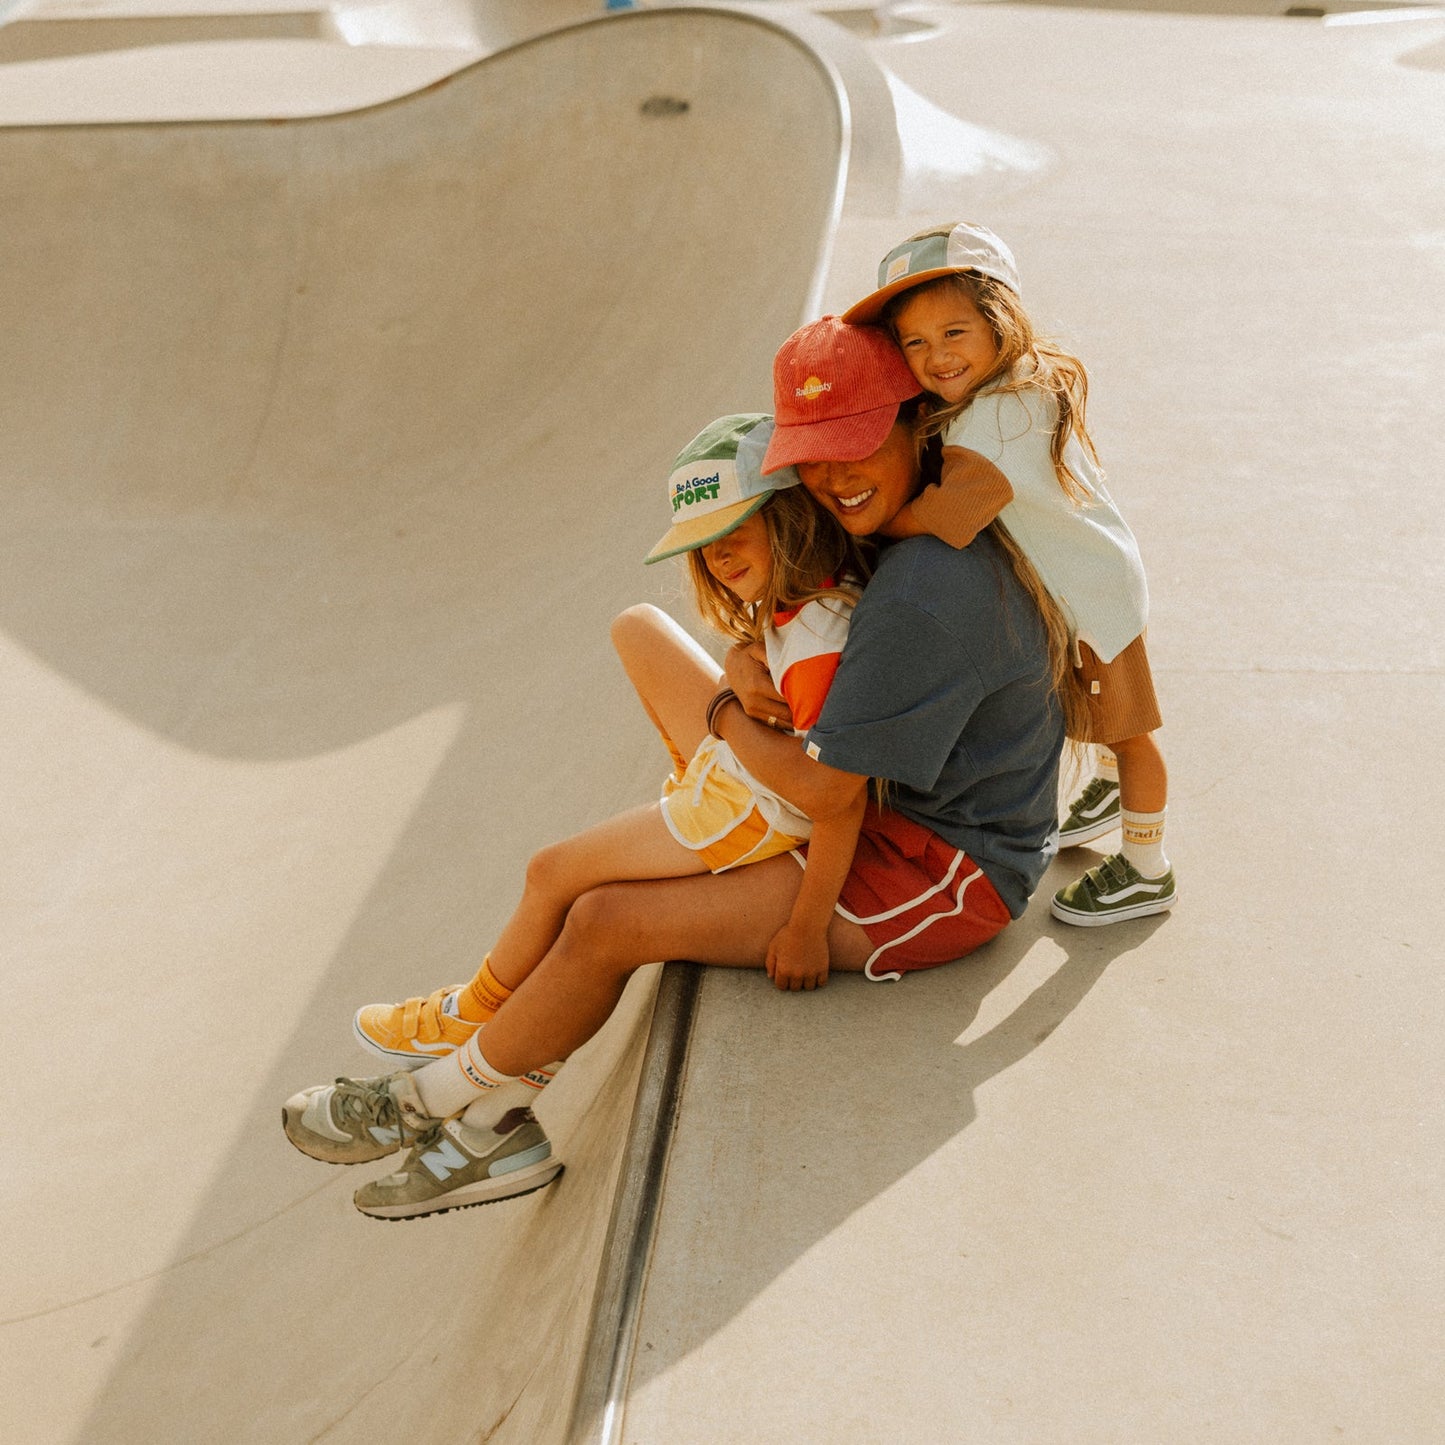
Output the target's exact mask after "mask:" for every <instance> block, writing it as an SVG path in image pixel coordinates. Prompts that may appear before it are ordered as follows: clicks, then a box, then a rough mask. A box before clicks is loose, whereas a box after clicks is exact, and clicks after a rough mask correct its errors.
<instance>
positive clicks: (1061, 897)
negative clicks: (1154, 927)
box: [1049, 853, 1179, 928]
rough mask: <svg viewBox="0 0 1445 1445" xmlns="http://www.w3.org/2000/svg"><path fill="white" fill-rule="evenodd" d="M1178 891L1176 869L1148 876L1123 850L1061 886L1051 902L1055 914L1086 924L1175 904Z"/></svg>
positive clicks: (1090, 925) (1142, 914) (1118, 919)
mask: <svg viewBox="0 0 1445 1445" xmlns="http://www.w3.org/2000/svg"><path fill="white" fill-rule="evenodd" d="M1178 896H1179V895H1178V892H1177V890H1176V889H1175V887H1174V870H1173V869H1172V868H1170V869H1169V870H1168V871H1167V872H1166V873H1165V874H1164V876H1163V877H1162V878H1146V877H1144V875H1143V874H1142V873H1140V872H1139V870H1138V869H1137V868H1136V867H1135V866H1134V865H1133V864H1132V863H1131V862H1129V860H1128V859H1127V858H1126V857H1125V856H1124V855H1123V854H1122V853H1111V854H1110V855H1109V857H1107V858H1105V859H1104V861H1103V862H1102V863H1100V864H1099V866H1098V867H1097V868H1090V869H1089V871H1088V872H1087V873H1085V874H1084V876H1083V877H1082V878H1080V879H1078V880H1077V881H1076V882H1073V883H1070V884H1068V885H1067V886H1066V887H1064V888H1060V889H1059V891H1058V892H1057V893H1055V894H1054V901H1053V903H1052V904H1050V905H1049V908H1050V911H1051V912H1052V913H1053V915H1054V917H1055V918H1058V919H1061V920H1062V921H1063V922H1065V923H1076V924H1079V925H1081V926H1082V927H1084V928H1098V927H1099V926H1101V925H1102V924H1105V923H1122V922H1123V921H1124V920H1125V919H1126V918H1144V917H1146V916H1147V915H1149V914H1151V913H1163V912H1164V911H1165V910H1166V909H1168V908H1173V907H1174V903H1175V900H1176V899H1177V898H1178Z"/></svg>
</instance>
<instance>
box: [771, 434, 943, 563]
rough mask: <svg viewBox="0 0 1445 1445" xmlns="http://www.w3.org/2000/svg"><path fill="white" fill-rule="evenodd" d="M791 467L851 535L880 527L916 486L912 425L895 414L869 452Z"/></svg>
mask: <svg viewBox="0 0 1445 1445" xmlns="http://www.w3.org/2000/svg"><path fill="white" fill-rule="evenodd" d="M797 466H798V475H799V476H800V477H801V478H802V479H803V485H804V486H805V487H806V488H807V489H808V491H809V492H810V493H811V494H812V497H813V500H814V501H815V502H817V503H818V505H819V506H820V507H822V508H823V510H824V511H825V512H831V513H832V514H833V516H835V517H836V518H837V519H838V521H839V523H840V524H841V526H842V528H843V530H844V531H845V532H847V533H849V534H850V535H852V536H854V537H870V536H872V535H873V533H875V532H878V531H881V530H882V529H883V528H884V527H886V526H887V525H888V523H889V522H891V521H892V520H893V519H894V517H896V516H897V515H898V513H899V511H900V510H901V509H902V507H903V505H904V503H905V502H907V501H909V500H910V499H911V498H912V496H913V494H914V492H915V491H917V489H918V454H917V452H916V451H915V449H914V445H913V426H912V424H911V423H910V422H906V421H904V420H902V419H901V418H900V419H899V420H897V421H895V422H894V423H893V429H892V430H891V431H890V432H889V433H888V435H887V436H886V437H885V438H884V439H883V445H882V446H880V447H879V448H878V450H877V451H876V452H874V453H873V455H872V456H870V457H864V458H863V459H862V460H861V461H856V462H826V461H819V462H799V463H798V464H797Z"/></svg>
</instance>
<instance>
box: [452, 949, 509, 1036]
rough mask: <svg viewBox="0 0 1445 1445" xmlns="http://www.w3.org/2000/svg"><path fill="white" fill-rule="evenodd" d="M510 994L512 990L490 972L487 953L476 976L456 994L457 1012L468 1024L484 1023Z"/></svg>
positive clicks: (489, 960) (490, 959) (489, 958)
mask: <svg viewBox="0 0 1445 1445" xmlns="http://www.w3.org/2000/svg"><path fill="white" fill-rule="evenodd" d="M511 996H512V990H511V989H509V988H508V987H506V985H505V984H500V983H498V982H497V979H496V976H495V975H494V974H493V973H492V955H491V954H490V953H489V954H488V955H487V956H486V957H485V958H484V959H483V960H482V966H481V967H480V968H479V969H478V970H477V976H476V977H475V978H474V979H473V980H472V981H471V982H470V983H469V984H468V985H467V986H466V987H465V988H464V989H462V990H461V991H460V992H459V993H458V994H457V1014H458V1016H459V1017H461V1018H464V1019H465V1020H466V1021H467V1022H468V1023H469V1024H484V1023H487V1022H488V1021H489V1020H490V1019H491V1017H492V1015H493V1014H494V1013H496V1011H497V1010H498V1009H499V1008H501V1006H502V1005H503V1004H504V1003H506V1001H507V1000H508V999H509V998H511Z"/></svg>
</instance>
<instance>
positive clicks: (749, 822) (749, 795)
mask: <svg viewBox="0 0 1445 1445" xmlns="http://www.w3.org/2000/svg"><path fill="white" fill-rule="evenodd" d="M717 750H718V740H717V739H716V738H714V737H707V738H704V739H703V741H702V745H701V746H700V747H699V748H698V750H697V751H696V752H695V753H694V754H693V755H692V761H691V762H689V763H688V765H687V767H686V769H685V770H684V771H683V774H682V776H681V777H676V776H674V777H670V778H669V779H668V780H667V781H666V782H665V783H664V784H663V785H662V816H663V818H664V819H665V820H666V822H667V826H668V829H669V830H670V831H671V833H672V836H673V837H674V838H676V839H677V841H678V842H679V843H681V844H682V846H683V847H684V848H691V849H692V851H693V852H694V853H697V854H699V855H700V856H701V858H702V861H703V862H704V863H706V864H707V866H708V870H709V872H712V873H722V872H725V871H726V870H727V869H729V868H737V867H739V866H741V865H742V864H744V863H761V862H762V860H763V859H764V858H773V857H775V856H776V855H777V854H779V853H791V852H792V851H793V849H794V848H796V847H797V846H798V844H799V843H801V842H802V841H803V840H802V839H801V838H799V837H797V836H796V835H794V834H792V833H784V832H781V831H780V830H779V829H777V828H775V827H773V825H772V824H771V823H769V822H768V820H767V819H766V818H765V817H764V816H763V814H762V810H761V809H760V808H759V807H758V803H757V797H756V795H755V794H754V792H753V790H752V789H751V788H750V787H749V786H748V785H747V784H746V783H745V782H743V780H742V779H741V778H739V777H737V776H736V775H735V774H733V773H731V772H730V771H728V769H727V767H726V766H724V764H723V761H722V759H721V758H720V757H719V756H718V751H717Z"/></svg>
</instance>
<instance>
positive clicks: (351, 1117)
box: [281, 1069, 437, 1164]
mask: <svg viewBox="0 0 1445 1445" xmlns="http://www.w3.org/2000/svg"><path fill="white" fill-rule="evenodd" d="M436 1122H437V1121H436V1120H435V1119H432V1118H430V1117H428V1115H427V1114H426V1113H424V1112H423V1110H422V1105H421V1097H420V1095H418V1093H417V1091H416V1083H415V1081H414V1080H413V1079H412V1076H411V1074H410V1073H408V1072H407V1071H406V1070H405V1069H403V1070H402V1071H401V1072H400V1073H396V1074H386V1075H383V1076H382V1077H380V1078H376V1079H337V1081H336V1082H335V1083H334V1084H316V1085H313V1086H312V1087H311V1088H309V1089H302V1091H301V1092H300V1093H299V1094H293V1095H292V1096H291V1097H290V1098H289V1099H287V1100H286V1102H285V1103H284V1104H283V1105H282V1106H281V1127H282V1128H283V1129H285V1131H286V1137H287V1138H288V1139H289V1140H290V1141H291V1142H292V1143H293V1144H294V1145H295V1146H296V1147H297V1148H298V1149H299V1150H300V1151H301V1152H302V1153H303V1154H309V1155H310V1156H311V1157H312V1158H313V1159H320V1160H321V1161H322V1163H324V1164H365V1163H367V1161H368V1160H371V1159H384V1158H385V1157H386V1156H387V1155H388V1154H395V1153H396V1151H397V1150H398V1149H400V1148H401V1147H402V1145H403V1144H409V1143H410V1142H411V1141H412V1140H413V1139H415V1138H416V1137H417V1136H418V1135H419V1134H424V1133H426V1132H427V1130H429V1129H430V1128H432V1127H433V1125H435V1124H436Z"/></svg>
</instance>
